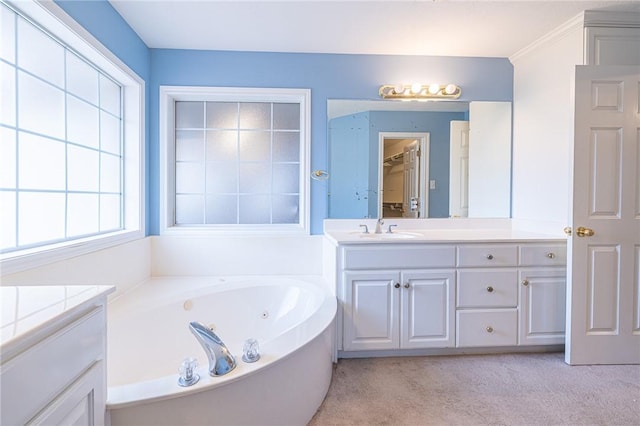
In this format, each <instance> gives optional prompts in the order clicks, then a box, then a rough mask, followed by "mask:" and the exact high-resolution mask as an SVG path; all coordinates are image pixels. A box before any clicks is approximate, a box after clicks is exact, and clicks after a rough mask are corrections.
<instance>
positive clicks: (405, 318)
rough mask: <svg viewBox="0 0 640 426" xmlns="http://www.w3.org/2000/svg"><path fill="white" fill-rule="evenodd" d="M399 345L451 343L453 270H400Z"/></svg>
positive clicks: (452, 343)
mask: <svg viewBox="0 0 640 426" xmlns="http://www.w3.org/2000/svg"><path fill="white" fill-rule="evenodd" d="M401 284H402V296H401V309H400V311H401V321H400V333H401V339H400V347H401V348H403V349H409V348H433V347H437V348H444V347H453V346H454V345H455V339H454V335H453V331H454V316H453V313H452V312H453V310H454V306H455V305H454V298H455V296H454V289H455V272H454V271H411V272H403V273H402V280H401Z"/></svg>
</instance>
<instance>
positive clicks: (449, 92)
mask: <svg viewBox="0 0 640 426" xmlns="http://www.w3.org/2000/svg"><path fill="white" fill-rule="evenodd" d="M456 90H458V88H457V87H456V85H455V84H447V87H445V88H444V93H446V94H447V95H453V94H454V93H456Z"/></svg>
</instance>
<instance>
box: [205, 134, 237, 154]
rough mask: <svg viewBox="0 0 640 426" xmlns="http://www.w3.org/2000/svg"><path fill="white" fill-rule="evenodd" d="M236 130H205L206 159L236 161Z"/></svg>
mask: <svg viewBox="0 0 640 426" xmlns="http://www.w3.org/2000/svg"><path fill="white" fill-rule="evenodd" d="M237 158H238V132H237V131H235V130H209V131H207V160H210V161H211V160H215V161H223V160H224V161H236V160H237Z"/></svg>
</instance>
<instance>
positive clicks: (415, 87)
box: [411, 83, 422, 94]
mask: <svg viewBox="0 0 640 426" xmlns="http://www.w3.org/2000/svg"><path fill="white" fill-rule="evenodd" d="M421 91H422V85H421V84H420V83H413V84H412V85H411V92H413V93H415V94H418V93H420V92H421Z"/></svg>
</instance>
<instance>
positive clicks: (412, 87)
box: [378, 83, 462, 100]
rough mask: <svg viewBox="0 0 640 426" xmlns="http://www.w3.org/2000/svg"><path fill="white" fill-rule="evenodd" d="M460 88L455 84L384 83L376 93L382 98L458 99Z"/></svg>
mask: <svg viewBox="0 0 640 426" xmlns="http://www.w3.org/2000/svg"><path fill="white" fill-rule="evenodd" d="M461 93H462V90H461V89H460V87H458V86H456V85H455V84H438V83H432V84H416V83H414V84H385V85H383V86H380V90H379V91H378V94H379V95H380V97H381V98H383V99H406V100H411V99H416V100H421V99H458V98H459V97H460V94H461Z"/></svg>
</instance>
